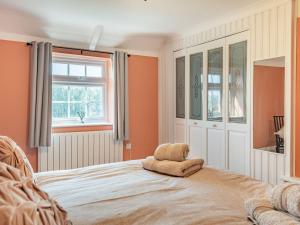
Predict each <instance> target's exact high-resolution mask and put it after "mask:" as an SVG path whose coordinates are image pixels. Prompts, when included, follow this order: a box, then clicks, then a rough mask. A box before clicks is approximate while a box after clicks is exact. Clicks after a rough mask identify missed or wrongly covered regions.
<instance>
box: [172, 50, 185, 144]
mask: <svg viewBox="0 0 300 225" xmlns="http://www.w3.org/2000/svg"><path fill="white" fill-rule="evenodd" d="M174 61H175V62H174V65H175V68H174V71H175V98H176V100H175V102H176V109H175V110H176V119H175V142H178V143H186V133H187V132H186V129H187V123H186V114H187V113H186V57H185V51H184V50H182V51H179V52H176V53H175V54H174Z"/></svg>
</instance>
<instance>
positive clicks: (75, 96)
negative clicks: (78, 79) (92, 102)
mask: <svg viewBox="0 0 300 225" xmlns="http://www.w3.org/2000/svg"><path fill="white" fill-rule="evenodd" d="M85 96H86V89H85V87H84V86H75V85H71V86H70V100H71V101H79V102H84V101H85V100H86V98H85Z"/></svg>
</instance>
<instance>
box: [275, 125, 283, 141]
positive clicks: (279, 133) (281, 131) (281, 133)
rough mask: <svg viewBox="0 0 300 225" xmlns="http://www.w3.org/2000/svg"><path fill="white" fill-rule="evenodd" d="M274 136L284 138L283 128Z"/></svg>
mask: <svg viewBox="0 0 300 225" xmlns="http://www.w3.org/2000/svg"><path fill="white" fill-rule="evenodd" d="M274 134H277V135H279V137H281V138H284V126H283V127H281V129H280V130H279V131H277V132H275V133H274Z"/></svg>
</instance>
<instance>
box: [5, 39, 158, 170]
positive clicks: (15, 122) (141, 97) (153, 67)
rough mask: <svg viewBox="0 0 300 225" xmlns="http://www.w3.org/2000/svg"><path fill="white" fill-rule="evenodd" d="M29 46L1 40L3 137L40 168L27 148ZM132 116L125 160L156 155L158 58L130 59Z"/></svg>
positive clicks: (33, 164) (66, 129) (92, 127)
mask: <svg viewBox="0 0 300 225" xmlns="http://www.w3.org/2000/svg"><path fill="white" fill-rule="evenodd" d="M29 59H30V47H28V46H26V44H25V43H23V42H13V41H3V40H0V78H1V79H0V102H1V105H2V106H1V110H0V135H7V136H9V137H12V138H13V139H14V140H15V141H16V142H17V143H18V144H19V145H20V146H21V147H22V148H23V150H24V151H25V153H26V155H27V156H28V158H29V160H30V162H31V164H32V166H33V167H34V169H35V170H36V169H37V150H36V149H29V148H28V147H27V134H28V115H29V113H28V109H29ZM128 67H129V102H130V103H129V104H130V106H129V113H130V115H129V116H130V142H131V144H132V150H131V151H130V152H129V151H128V150H125V152H124V158H125V159H137V158H142V157H145V156H147V155H150V154H152V153H153V151H154V149H155V147H156V145H157V143H158V100H157V99H158V97H157V95H158V59H157V58H155V57H144V56H131V57H130V58H129V65H128ZM111 128H112V127H111V126H101V127H97V126H91V127H84V128H82V127H79V128H55V129H53V132H72V131H74V132H76V131H83V129H84V131H89V130H100V129H101V130H103V129H104V130H107V129H111ZM130 153H131V154H130Z"/></svg>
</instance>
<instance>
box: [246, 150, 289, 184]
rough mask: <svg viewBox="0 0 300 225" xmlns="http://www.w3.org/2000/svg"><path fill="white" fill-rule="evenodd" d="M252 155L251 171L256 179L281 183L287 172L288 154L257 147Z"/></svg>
mask: <svg viewBox="0 0 300 225" xmlns="http://www.w3.org/2000/svg"><path fill="white" fill-rule="evenodd" d="M251 157H252V159H251V163H252V165H251V167H252V171H251V173H252V176H253V177H254V178H255V179H258V180H261V181H264V182H266V183H270V184H277V183H280V181H281V179H282V178H283V177H284V176H285V174H286V172H285V168H286V155H284V154H279V153H274V152H268V151H264V150H257V149H255V150H253V154H252V156H251Z"/></svg>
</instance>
